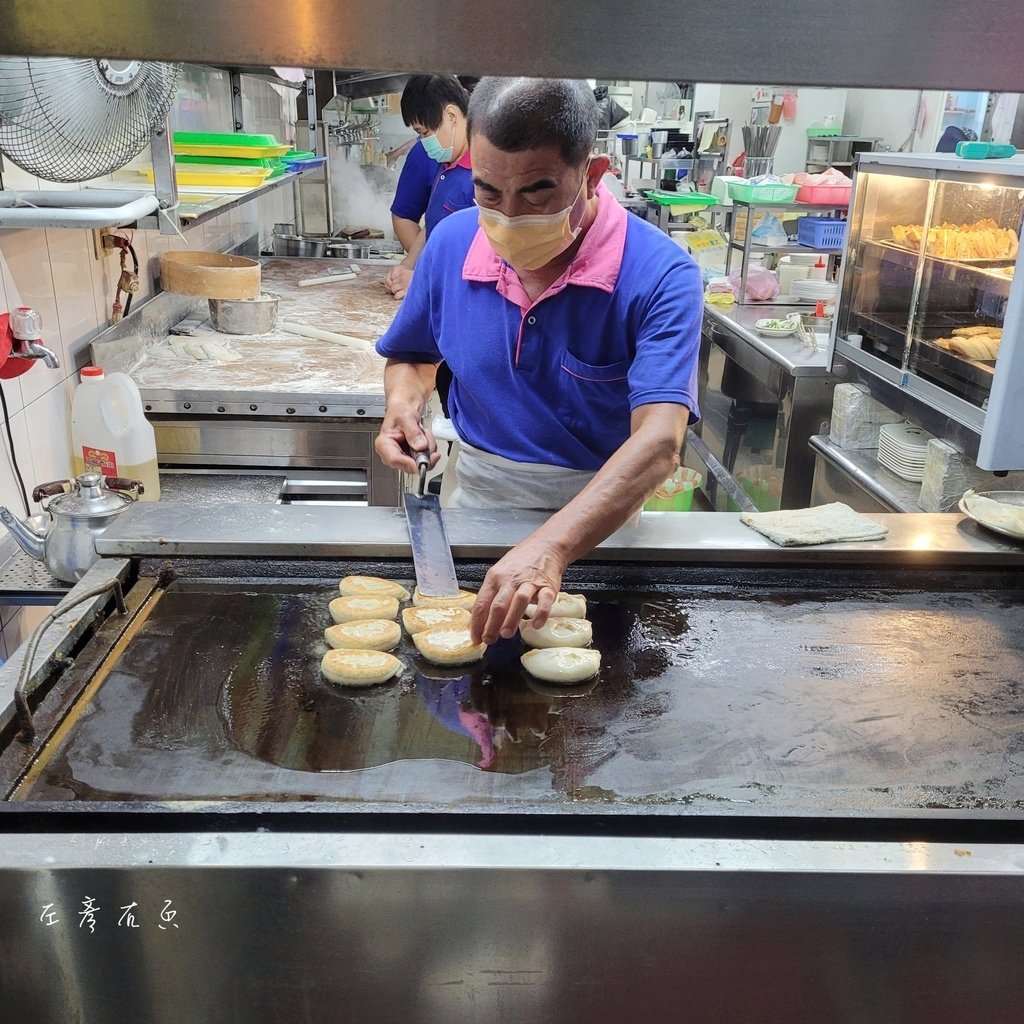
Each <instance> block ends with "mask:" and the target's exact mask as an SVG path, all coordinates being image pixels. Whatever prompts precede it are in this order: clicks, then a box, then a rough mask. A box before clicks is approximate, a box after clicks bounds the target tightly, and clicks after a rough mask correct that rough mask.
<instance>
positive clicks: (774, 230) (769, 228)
mask: <svg viewBox="0 0 1024 1024" xmlns="http://www.w3.org/2000/svg"><path fill="white" fill-rule="evenodd" d="M750 237H751V238H752V239H753V240H754V241H755V242H756V243H757V244H758V245H768V246H771V245H778V246H785V245H788V244H789V236H788V235H787V234H786V229H785V228H784V227H783V226H782V224H781V223H780V221H779V218H778V217H776V216H775V215H774V214H768V215H766V216H764V217H762V218H761V221H760V223H759V224H758V225H757V227H756V228H754V230H753V231H752V232H751V233H750Z"/></svg>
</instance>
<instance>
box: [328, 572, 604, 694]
mask: <svg viewBox="0 0 1024 1024" xmlns="http://www.w3.org/2000/svg"><path fill="white" fill-rule="evenodd" d="M339 589H340V590H341V597H337V598H335V599H334V600H333V601H331V603H330V606H329V610H330V614H331V618H332V619H333V620H334V625H333V626H329V627H328V628H327V629H325V630H324V639H325V640H326V642H327V644H328V645H329V646H330V648H331V650H329V651H328V652H327V653H326V654H325V655H324V657H323V660H322V662H321V671H322V672H323V674H324V676H325V678H327V679H328V680H329V681H330V682H332V683H337V684H339V685H341V686H355V687H361V686H374V685H377V684H379V683H385V682H388V681H389V680H391V679H394V678H396V677H397V676H399V675H400V674H401V672H402V669H403V667H404V665H403V663H402V661H401V660H400V659H399V658H397V657H396V656H395V655H394V654H391V653H390V652H391V651H393V650H394V649H395V648H396V647H397V646H398V645H399V643H400V642H401V639H402V629H401V627H400V626H399V624H398V622H397V621H396V620H397V619H398V617H399V608H400V603H401V602H403V601H409V600H411V601H412V605H411V607H406V608H403V609H401V618H402V625H404V626H405V629H406V632H408V633H409V635H410V636H411V637H412V641H413V644H414V645H415V646H416V650H417V651H419V653H420V654H421V655H422V656H423V657H424V658H426V660H427V661H430V662H432V663H433V664H435V665H449V666H450V665H468V664H472V663H473V662H477V661H480V660H481V659H482V658H483V656H484V653H485V652H486V650H487V645H486V644H483V643H480V644H474V643H473V640H472V637H471V636H470V612H471V610H472V608H473V603H474V602H475V601H476V594H474V593H473V592H472V591H468V590H460V591H459V594H458V596H456V597H450V598H435V597H428V596H427V595H425V594H421V593H420V591H419V589H418V588H417V589H414V591H413V593H412V594H410V593H409V591H408V590H407V589H406V588H405V587H403V586H402V585H401V584H400V583H395V582H393V581H391V580H386V579H381V578H380V577H377V576H346V577H345V578H344V579H343V580H342V581H341V584H340V588H339ZM586 609H587V602H586V598H585V597H584V596H583V595H582V594H563V593H559V594H558V596H557V597H556V599H555V602H554V604H553V606H552V608H551V613H550V617H549V619H548V621H547V622H546V623H545V625H544V626H543V627H542V628H540V629H537V628H535V627H534V626H533V625H532V624H531V623H530V621H529V620H530V619H532V618H533V617H534V615H536V613H537V606H536V605H530V606H528V607H527V609H526V616H527V618H526V619H525V620H524V621H523V623H522V625H521V626H520V630H519V632H520V635H521V636H522V638H523V641H524V642H525V643H526V644H527V645H529V646H530V647H531V648H533V649H532V650H530V651H527V652H526V653H525V654H524V655H523V656H522V659H521V661H522V664H523V667H524V668H525V669H526V670H527V672H529V673H530V674H531V675H533V676H534V677H535V678H537V679H542V680H545V681H547V682H554V683H562V684H565V685H574V684H576V683H580V682H583V681H585V680H587V679H591V678H593V677H594V676H595V675H596V674H597V672H598V669H599V668H600V666H601V653H600V651H597V650H594V649H593V648H591V647H590V646H589V645H590V643H591V640H592V638H593V631H592V629H591V625H590V622H589V621H587V619H586V618H585V616H586Z"/></svg>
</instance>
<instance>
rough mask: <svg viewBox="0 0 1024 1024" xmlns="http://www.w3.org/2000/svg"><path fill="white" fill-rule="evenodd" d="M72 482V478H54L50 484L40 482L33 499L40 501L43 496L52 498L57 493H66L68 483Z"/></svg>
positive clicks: (33, 493)
mask: <svg viewBox="0 0 1024 1024" xmlns="http://www.w3.org/2000/svg"><path fill="white" fill-rule="evenodd" d="M70 483H71V481H70V480H54V481H52V482H51V483H48V484H40V485H39V486H38V487H37V488H36V489H35V490H34V491H33V492H32V500H33V501H36V502H39V501H42V500H43V498H52V497H54V496H55V495H57V494H66V493H67V487H68V484H70Z"/></svg>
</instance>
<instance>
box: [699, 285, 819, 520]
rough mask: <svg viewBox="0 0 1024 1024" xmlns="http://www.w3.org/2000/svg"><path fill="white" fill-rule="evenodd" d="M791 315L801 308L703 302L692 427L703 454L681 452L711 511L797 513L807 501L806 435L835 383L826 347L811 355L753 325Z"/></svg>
mask: <svg viewBox="0 0 1024 1024" xmlns="http://www.w3.org/2000/svg"><path fill="white" fill-rule="evenodd" d="M791 312H807V307H806V306H767V305H752V304H747V305H734V306H731V307H730V308H728V309H722V308H720V307H717V306H714V305H711V304H709V303H706V304H705V306H704V327H703V333H702V337H701V352H700V377H699V394H698V402H699V404H700V410H701V417H702V419H701V422H700V423H698V424H697V425H696V426H695V427H694V428H692V430H693V432H694V433H696V434H697V435H699V437H700V438H701V440H702V441H703V442H704V445H705V446H706V448H707V452H706V453H705V452H703V451H700V450H697V447H696V446H692V445H691V446H688V447H687V450H686V453H685V461H686V464H687V465H688V466H690V467H691V468H692V469H695V470H697V471H698V472H699V473H700V474H701V475H702V477H703V478H704V486H703V490H704V494H705V496H706V497H707V500H708V502H709V504H710V505H711V507H712V508H713V509H716V510H717V511H720V512H735V511H741V510H742V509H743V507H744V505H745V503H746V502H752V503H753V505H754V506H755V507H756V508H758V509H760V510H761V511H769V510H771V509H777V508H804V507H806V506H807V505H808V503H809V501H810V495H811V481H812V479H813V475H814V453H813V452H812V451H811V450H810V448H809V447H808V439H809V438H810V437H811V436H812V435H813V434H817V433H819V431H820V429H821V424H822V422H823V421H826V420H828V418H829V416H830V415H831V410H832V391H833V389H834V387H835V385H836V383H837V380H836V378H834V377H833V376H832V374H831V373H830V372H829V370H828V352H827V351H826V350H825V348H824V347H822V348H820V349H817V350H815V349H812V348H811V347H810V346H809V345H807V344H806V343H804V342H803V341H801V340H800V338H799V337H798V336H797V335H796V334H793V335H791V336H789V337H787V338H767V337H765V336H764V335H762V334H759V333H758V332H757V331H756V330H755V329H754V324H755V323H756V322H757V321H758V320H760V319H763V318H765V317H774V318H779V317H785V316H787V315H788V314H789V313H791ZM709 456H710V457H709ZM740 502H743V503H744V504H743V505H741V504H740Z"/></svg>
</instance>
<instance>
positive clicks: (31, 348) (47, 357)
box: [18, 341, 60, 370]
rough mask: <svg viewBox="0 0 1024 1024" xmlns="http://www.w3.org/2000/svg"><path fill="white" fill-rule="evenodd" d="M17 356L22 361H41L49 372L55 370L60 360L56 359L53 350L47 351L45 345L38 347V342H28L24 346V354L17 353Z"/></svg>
mask: <svg viewBox="0 0 1024 1024" xmlns="http://www.w3.org/2000/svg"><path fill="white" fill-rule="evenodd" d="M18 355H19V356H21V357H22V358H24V359H42V360H43V362H44V363H46V365H47V366H48V367H49V368H50V369H51V370H56V369H57V367H58V366H60V360H59V359H58V358H57V356H56V354H55V353H54V351H53V349H49V348H47V347H46V346H45V345H40V344H39V342H38V341H30V342H28V344H27V345H26V346H25V352H24V353H20V352H19V353H18Z"/></svg>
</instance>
